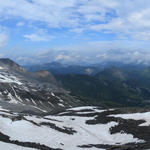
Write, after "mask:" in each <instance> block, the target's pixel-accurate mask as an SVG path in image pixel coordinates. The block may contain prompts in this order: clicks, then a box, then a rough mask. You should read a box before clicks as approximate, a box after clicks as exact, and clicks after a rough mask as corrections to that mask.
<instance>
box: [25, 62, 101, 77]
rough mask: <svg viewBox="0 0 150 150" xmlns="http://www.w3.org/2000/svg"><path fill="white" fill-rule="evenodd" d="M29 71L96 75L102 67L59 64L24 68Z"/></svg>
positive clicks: (53, 63)
mask: <svg viewBox="0 0 150 150" xmlns="http://www.w3.org/2000/svg"><path fill="white" fill-rule="evenodd" d="M24 67H25V68H26V69H27V70H28V71H31V72H36V71H39V70H47V71H50V72H51V73H53V74H68V73H72V74H88V75H94V74H96V73H97V72H98V71H100V70H101V69H102V68H101V67H95V66H81V65H63V64H60V63H58V62H52V63H46V64H42V65H40V64H39V65H31V66H24Z"/></svg>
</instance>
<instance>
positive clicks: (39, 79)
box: [0, 59, 81, 114]
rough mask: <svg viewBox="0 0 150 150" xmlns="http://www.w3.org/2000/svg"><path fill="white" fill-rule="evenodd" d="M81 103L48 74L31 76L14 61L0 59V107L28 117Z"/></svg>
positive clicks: (32, 74)
mask: <svg viewBox="0 0 150 150" xmlns="http://www.w3.org/2000/svg"><path fill="white" fill-rule="evenodd" d="M80 104H81V102H80V101H79V100H78V99H75V98H73V97H72V96H70V95H69V94H68V92H67V91H65V90H64V89H62V88H60V87H59V86H58V85H57V82H56V80H55V79H54V77H53V76H52V75H51V74H50V73H48V72H46V71H40V72H38V73H30V72H28V71H26V70H25V69H24V68H22V67H20V66H19V65H18V64H16V63H15V62H13V61H11V60H10V59H0V106H1V107H2V108H4V109H8V110H12V111H16V112H26V113H34V114H35V113H46V112H47V113H48V112H55V111H59V110H63V109H66V108H70V107H73V106H79V105H80Z"/></svg>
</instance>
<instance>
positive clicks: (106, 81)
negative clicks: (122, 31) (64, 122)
mask: <svg viewBox="0 0 150 150" xmlns="http://www.w3.org/2000/svg"><path fill="white" fill-rule="evenodd" d="M26 68H27V69H28V70H30V71H38V70H41V69H42V70H43V69H44V70H47V71H50V72H52V73H53V74H54V75H55V78H56V79H57V81H59V83H60V84H61V85H62V86H63V87H64V88H65V89H67V90H70V91H71V94H72V95H73V96H77V97H78V98H79V99H82V100H83V101H84V102H89V103H90V104H95V105H101V106H113V107H120V106H147V105H150V67H147V66H146V65H137V64H122V63H113V62H112V63H107V64H103V65H100V64H94V65H90V66H79V65H71V66H69V65H68V66H67V65H62V64H60V63H56V62H55V63H49V64H44V65H36V66H30V67H29V66H28V67H26Z"/></svg>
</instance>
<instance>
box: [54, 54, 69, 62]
mask: <svg viewBox="0 0 150 150" xmlns="http://www.w3.org/2000/svg"><path fill="white" fill-rule="evenodd" d="M69 59H70V56H69V55H63V54H60V55H58V56H56V58H55V60H56V61H60V60H69Z"/></svg>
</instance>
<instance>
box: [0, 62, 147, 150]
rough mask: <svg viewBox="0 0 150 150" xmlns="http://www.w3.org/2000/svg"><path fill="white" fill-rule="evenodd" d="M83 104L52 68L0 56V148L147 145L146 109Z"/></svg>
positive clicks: (102, 149) (76, 149) (126, 149)
mask: <svg viewBox="0 0 150 150" xmlns="http://www.w3.org/2000/svg"><path fill="white" fill-rule="evenodd" d="M120 77H121V78H122V76H120ZM87 104H88V103H85V102H84V101H81V100H79V99H78V98H77V97H75V96H71V95H70V92H69V91H66V90H64V89H63V88H62V87H60V84H58V83H57V80H56V79H55V78H54V77H53V75H52V74H51V73H50V72H48V71H44V70H43V71H38V72H36V73H30V72H28V71H26V70H25V69H24V68H22V67H21V66H19V65H18V64H16V63H15V62H13V61H12V60H10V59H0V149H3V150H130V149H131V150H133V149H134V150H148V149H150V138H149V135H150V121H149V116H150V109H148V108H147V109H142V108H121V109H120V108H114V109H105V108H103V107H100V106H99V107H97V106H87ZM85 105H86V106H85Z"/></svg>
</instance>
